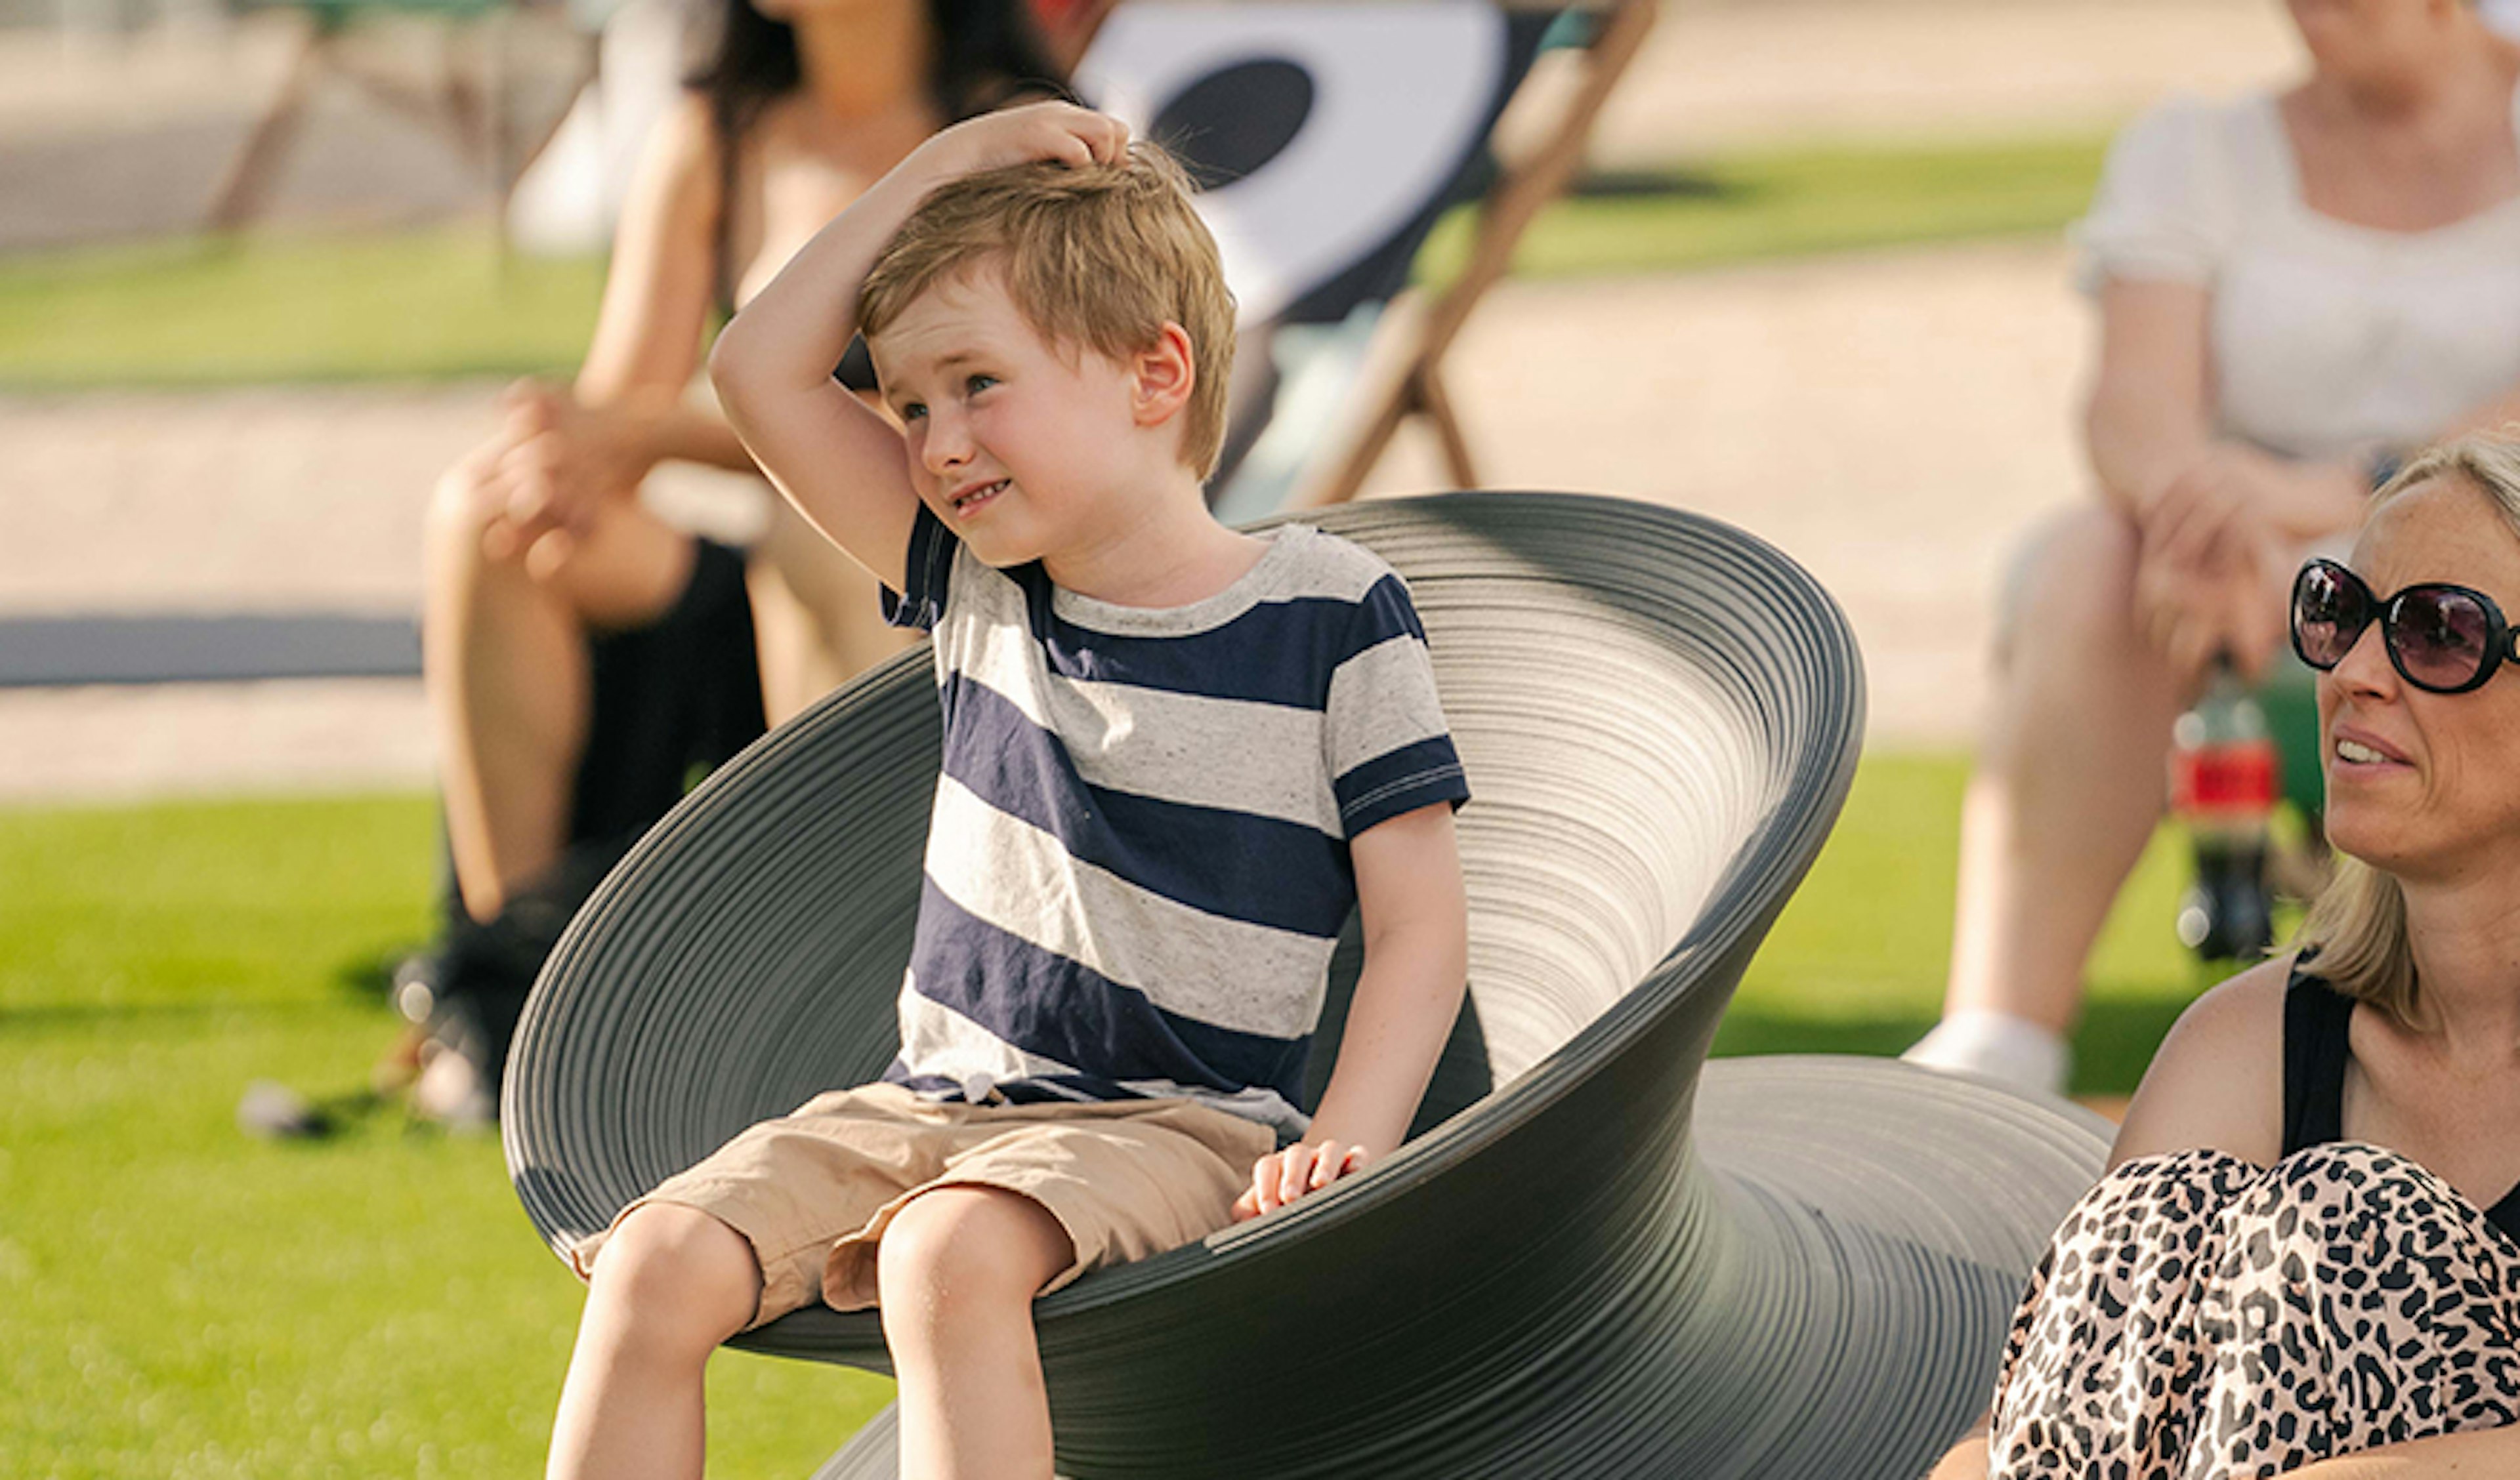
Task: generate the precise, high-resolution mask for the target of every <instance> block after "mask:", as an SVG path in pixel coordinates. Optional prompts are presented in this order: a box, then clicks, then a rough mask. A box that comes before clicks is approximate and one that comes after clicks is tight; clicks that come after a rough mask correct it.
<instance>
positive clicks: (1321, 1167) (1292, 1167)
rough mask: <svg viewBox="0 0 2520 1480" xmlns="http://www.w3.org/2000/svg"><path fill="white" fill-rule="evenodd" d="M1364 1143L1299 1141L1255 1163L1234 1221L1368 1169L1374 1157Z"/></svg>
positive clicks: (1259, 1212) (1263, 1211)
mask: <svg viewBox="0 0 2520 1480" xmlns="http://www.w3.org/2000/svg"><path fill="white" fill-rule="evenodd" d="M1372 1154H1373V1153H1371V1152H1369V1151H1368V1150H1366V1148H1365V1147H1363V1146H1361V1145H1352V1144H1342V1143H1339V1142H1334V1141H1325V1142H1322V1143H1320V1144H1306V1143H1304V1142H1297V1143H1296V1144H1293V1145H1290V1146H1288V1147H1286V1148H1285V1149H1284V1150H1283V1151H1272V1152H1270V1153H1269V1154H1268V1155H1266V1156H1263V1157H1261V1158H1260V1159H1259V1160H1258V1161H1255V1162H1253V1163H1252V1164H1251V1186H1250V1187H1248V1188H1245V1189H1244V1190H1243V1193H1242V1195H1241V1196H1240V1197H1238V1198H1236V1199H1235V1200H1234V1221H1235V1222H1237V1223H1242V1222H1245V1221H1247V1220H1249V1219H1253V1218H1257V1217H1259V1216H1260V1215H1261V1214H1263V1213H1268V1212H1274V1211H1276V1210H1277V1209H1279V1208H1282V1207H1283V1206H1285V1205H1286V1204H1287V1203H1290V1202H1292V1201H1294V1200H1295V1199H1296V1198H1298V1197H1301V1196H1303V1195H1304V1194H1305V1193H1307V1192H1318V1191H1320V1190H1321V1189H1322V1188H1326V1187H1328V1186H1329V1185H1330V1184H1331V1183H1333V1182H1336V1181H1338V1180H1339V1179H1340V1178H1342V1177H1348V1176H1353V1175H1354V1174H1356V1173H1358V1172H1362V1171H1364V1170H1365V1164H1366V1162H1367V1161H1368V1160H1370V1159H1371V1158H1372Z"/></svg>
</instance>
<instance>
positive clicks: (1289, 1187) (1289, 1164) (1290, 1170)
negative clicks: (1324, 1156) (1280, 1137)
mask: <svg viewBox="0 0 2520 1480" xmlns="http://www.w3.org/2000/svg"><path fill="white" fill-rule="evenodd" d="M1317 1154H1319V1152H1318V1150H1317V1148H1316V1147H1313V1146H1308V1145H1304V1144H1301V1143H1298V1144H1294V1145H1290V1146H1288V1147H1286V1149H1285V1150H1284V1151H1283V1152H1281V1153H1280V1157H1279V1166H1280V1171H1279V1176H1278V1200H1279V1201H1280V1202H1282V1203H1286V1202H1292V1201H1294V1200H1295V1199H1296V1198H1298V1197H1301V1196H1303V1195H1304V1191H1305V1188H1306V1187H1307V1186H1308V1184H1309V1183H1310V1182H1311V1180H1312V1175H1313V1158H1314V1157H1315V1156H1316V1155H1317Z"/></svg>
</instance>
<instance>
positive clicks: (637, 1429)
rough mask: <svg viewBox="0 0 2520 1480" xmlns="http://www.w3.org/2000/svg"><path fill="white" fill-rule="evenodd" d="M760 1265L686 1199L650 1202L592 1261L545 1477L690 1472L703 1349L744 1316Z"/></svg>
mask: <svg viewBox="0 0 2520 1480" xmlns="http://www.w3.org/2000/svg"><path fill="white" fill-rule="evenodd" d="M760 1297H761V1266H760V1264H759V1262H758V1261H757V1260H755V1259H754V1258H753V1255H752V1245H751V1244H749V1243H747V1242H745V1241H744V1238H743V1235H742V1234H741V1233H737V1232H735V1230H733V1229H731V1228H728V1227H727V1226H726V1225H725V1224H723V1223H720V1222H719V1221H718V1220H717V1219H715V1218H712V1217H710V1216H709V1215H708V1214H706V1213H703V1212H700V1211H698V1210H697V1209H696V1208H687V1207H682V1206H679V1205H677V1204H674V1203H662V1202H656V1203H650V1204H648V1205H647V1206H645V1207H643V1208H641V1209H639V1210H638V1211H637V1212H635V1213H632V1214H631V1215H630V1216H629V1217H628V1218H626V1219H623V1220H622V1223H621V1227H620V1229H619V1230H617V1231H616V1232H615V1233H613V1235H612V1237H611V1238H610V1239H609V1240H607V1242H606V1243H605V1245H604V1248H603V1250H602V1252H600V1253H599V1254H597V1256H596V1260H595V1278H594V1281H593V1283H592V1285H591V1286H590V1287H589V1289H588V1291H587V1297H586V1314H585V1315H584V1316H583V1317H581V1318H580V1319H579V1322H578V1327H577V1346H576V1348H575V1349H574V1350H573V1351H571V1352H570V1354H569V1359H568V1380H567V1381H566V1382H565V1383H564V1384H563V1385H562V1388H561V1395H560V1413H559V1415H558V1417H556V1418H555V1419H554V1420H553V1423H552V1448H551V1462H550V1466H549V1470H548V1474H549V1476H550V1480H581V1477H590V1476H602V1477H605V1480H645V1477H655V1480H665V1477H685V1480H698V1477H699V1474H700V1469H701V1464H702V1461H703V1460H704V1458H706V1455H707V1445H706V1439H705V1432H706V1431H705V1425H704V1423H703V1419H702V1411H701V1404H702V1399H703V1397H704V1395H705V1391H706V1389H705V1387H704V1385H703V1383H704V1377H705V1374H706V1371H707V1368H708V1359H709V1354H710V1353H712V1352H714V1351H716V1350H717V1348H718V1345H719V1343H721V1342H723V1341H725V1340H726V1339H727V1338H728V1337H729V1336H732V1335H734V1334H735V1333H736V1332H738V1331H740V1330H742V1329H743V1328H744V1326H746V1325H748V1324H750V1323H751V1322H752V1316H753V1312H754V1310H755V1309H756V1308H757V1307H758V1304H759V1301H760Z"/></svg>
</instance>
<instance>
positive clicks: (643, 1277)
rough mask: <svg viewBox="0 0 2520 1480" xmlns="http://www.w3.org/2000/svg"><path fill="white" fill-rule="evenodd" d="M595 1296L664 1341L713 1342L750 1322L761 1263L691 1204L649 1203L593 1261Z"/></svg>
mask: <svg viewBox="0 0 2520 1480" xmlns="http://www.w3.org/2000/svg"><path fill="white" fill-rule="evenodd" d="M593 1298H594V1299H596V1300H599V1301H603V1302H605V1303H607V1304H609V1305H613V1306H616V1307H618V1308H619V1309H621V1310H622V1311H623V1312H624V1313H625V1314H627V1315H628V1316H629V1317H630V1318H631V1319H632V1320H634V1321H636V1322H637V1323H640V1324H641V1325H642V1326H645V1327H648V1328H650V1329H651V1330H652V1331H654V1332H655V1333H656V1334H657V1335H659V1336H661V1337H664V1338H667V1339H684V1340H688V1341H690V1342H692V1343H694V1344H701V1345H705V1346H715V1345H716V1344H717V1343H719V1342H721V1341H724V1340H725V1339H726V1338H727V1337H729V1336H732V1335H734V1334H735V1333H736V1332H738V1331H741V1330H742V1329H743V1328H744V1327H745V1326H747V1325H749V1324H751V1323H752V1316H753V1312H754V1311H755V1310H756V1309H758V1307H759V1304H760V1299H761V1265H760V1261H759V1260H757V1259H756V1258H754V1257H753V1253H752V1245H751V1244H750V1243H749V1242H748V1241H746V1240H745V1238H744V1236H743V1235H742V1234H741V1233H737V1232H736V1231H735V1230H733V1229H731V1228H729V1227H727V1225H725V1224H724V1223H722V1222H720V1221H718V1220H717V1219H716V1218H713V1217H711V1216H710V1215H708V1214H706V1213H703V1212H701V1211H699V1210H698V1209H697V1208H687V1207H683V1206H681V1205H680V1204H677V1203H670V1202H652V1203H649V1204H648V1205H647V1206H645V1207H642V1208H640V1209H638V1210H637V1211H636V1212H633V1213H632V1214H631V1215H630V1216H629V1217H628V1218H625V1219H623V1220H622V1221H621V1227H620V1228H619V1229H617V1230H615V1231H614V1232H613V1234H612V1236H611V1237H610V1238H608V1239H607V1240H606V1241H605V1244H604V1248H603V1250H602V1252H600V1253H599V1254H597V1256H596V1260H595V1277H594V1285H593Z"/></svg>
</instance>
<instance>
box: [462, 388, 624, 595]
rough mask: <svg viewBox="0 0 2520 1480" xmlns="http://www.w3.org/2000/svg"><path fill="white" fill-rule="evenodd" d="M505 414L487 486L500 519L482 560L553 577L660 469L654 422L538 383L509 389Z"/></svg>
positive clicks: (485, 536) (488, 534)
mask: <svg viewBox="0 0 2520 1480" xmlns="http://www.w3.org/2000/svg"><path fill="white" fill-rule="evenodd" d="M500 406H501V409H502V410H503V412H504V413H505V415H504V417H503V419H502V421H501V424H500V427H499V431H498V434H497V436H496V437H495V438H494V439H493V442H494V445H495V446H496V448H497V451H496V453H495V454H494V456H493V460H492V462H491V467H490V472H489V477H488V479H487V487H488V491H489V492H490V494H491V496H492V497H493V498H494V499H496V501H497V509H496V511H495V513H496V515H497V517H495V518H494V519H493V520H492V521H491V522H490V524H489V525H488V527H487V529H486V531H485V532H484V534H483V536H482V544H483V547H484V553H485V554H487V555H488V556H489V557H490V558H491V559H493V560H513V559H516V558H517V557H519V556H522V557H524V558H525V559H526V561H527V563H528V565H529V566H531V567H536V568H537V569H538V572H542V573H547V570H545V567H551V566H556V565H557V564H558V563H559V562H560V561H563V560H565V559H566V558H567V555H568V550H569V548H570V546H571V545H572V544H573V543H574V541H575V540H576V539H577V537H579V536H580V535H583V534H584V533H585V531H586V530H587V528H588V527H589V526H590V525H592V524H593V523H594V521H595V519H596V517H597V516H598V515H599V514H600V513H601V512H602V510H603V507H604V505H605V504H606V503H607V501H611V500H617V499H628V498H630V497H633V496H634V495H636V494H637V492H638V489H639V484H640V483H641V482H642V481H643V480H645V479H646V477H647V476H648V473H649V471H651V470H652V469H653V468H654V467H655V465H656V453H655V449H654V445H653V442H652V439H651V438H650V437H649V436H648V435H647V434H646V433H647V427H648V423H649V421H650V420H651V419H650V418H649V417H647V416H644V415H642V414H640V413H639V412H637V411H634V410H631V409H629V408H626V407H615V406H586V405H581V404H580V403H579V402H578V401H577V400H576V399H575V398H574V397H573V396H571V395H570V394H569V393H568V391H567V390H565V389H563V388H562V387H559V386H555V385H549V384H545V383H543V382H541V381H517V383H516V384H514V385H511V386H509V387H508V389H507V391H506V393H505V394H504V395H502V396H501V397H500Z"/></svg>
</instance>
